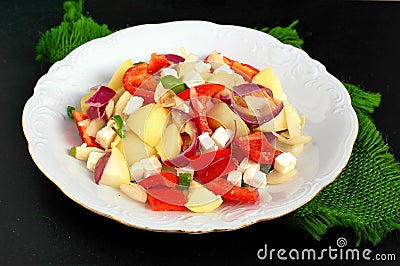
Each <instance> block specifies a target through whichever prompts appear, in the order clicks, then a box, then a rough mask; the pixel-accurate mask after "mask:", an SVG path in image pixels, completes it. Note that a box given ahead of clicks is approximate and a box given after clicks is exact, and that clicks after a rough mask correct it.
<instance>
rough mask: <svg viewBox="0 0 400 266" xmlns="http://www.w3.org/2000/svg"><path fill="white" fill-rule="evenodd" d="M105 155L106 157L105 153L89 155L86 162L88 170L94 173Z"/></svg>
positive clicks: (95, 152) (94, 152)
mask: <svg viewBox="0 0 400 266" xmlns="http://www.w3.org/2000/svg"><path fill="white" fill-rule="evenodd" d="M103 155H104V152H97V151H92V152H91V153H89V156H88V159H87V161H86V168H87V169H89V170H90V171H92V172H93V171H94V168H95V167H96V164H97V161H98V160H99V159H100V158H101V157H102V156H103Z"/></svg>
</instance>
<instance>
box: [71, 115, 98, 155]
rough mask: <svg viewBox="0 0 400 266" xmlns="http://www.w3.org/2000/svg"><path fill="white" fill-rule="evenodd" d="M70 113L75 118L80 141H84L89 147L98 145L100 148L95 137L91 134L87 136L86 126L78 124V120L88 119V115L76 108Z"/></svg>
mask: <svg viewBox="0 0 400 266" xmlns="http://www.w3.org/2000/svg"><path fill="white" fill-rule="evenodd" d="M72 115H73V117H74V120H75V124H76V127H77V128H78V131H79V135H80V136H81V139H82V142H84V143H86V144H87V145H88V146H89V147H98V148H102V147H101V146H100V144H98V143H97V142H96V138H95V137H93V136H89V135H88V134H87V133H86V126H82V125H79V122H82V121H84V120H86V119H89V117H88V115H87V114H85V113H82V112H79V111H77V110H72Z"/></svg>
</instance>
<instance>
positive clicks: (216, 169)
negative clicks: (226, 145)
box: [196, 156, 238, 184]
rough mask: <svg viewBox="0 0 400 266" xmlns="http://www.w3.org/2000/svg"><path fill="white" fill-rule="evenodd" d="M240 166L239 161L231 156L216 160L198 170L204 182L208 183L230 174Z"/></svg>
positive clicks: (198, 174)
mask: <svg viewBox="0 0 400 266" xmlns="http://www.w3.org/2000/svg"><path fill="white" fill-rule="evenodd" d="M237 168H238V163H237V161H236V160H233V159H232V157H231V156H227V157H223V158H220V159H219V160H215V161H214V162H212V163H211V164H210V165H209V166H208V167H206V168H204V169H202V170H199V171H197V172H196V174H197V176H198V177H199V178H200V180H201V183H202V184H208V183H210V182H212V181H213V180H215V179H216V178H218V177H221V176H225V175H227V174H229V172H230V171H232V170H235V169H237Z"/></svg>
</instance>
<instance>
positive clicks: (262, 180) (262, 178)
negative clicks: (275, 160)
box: [243, 168, 267, 188]
mask: <svg viewBox="0 0 400 266" xmlns="http://www.w3.org/2000/svg"><path fill="white" fill-rule="evenodd" d="M243 182H244V183H246V184H248V185H250V186H252V187H256V188H263V187H265V186H266V185H267V175H266V174H265V173H263V172H261V171H260V170H257V169H256V168H247V169H246V171H244V174H243Z"/></svg>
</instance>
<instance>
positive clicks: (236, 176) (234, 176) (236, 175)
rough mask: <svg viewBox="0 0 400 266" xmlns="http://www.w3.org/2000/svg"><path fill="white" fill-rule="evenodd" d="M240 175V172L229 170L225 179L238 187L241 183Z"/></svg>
mask: <svg viewBox="0 0 400 266" xmlns="http://www.w3.org/2000/svg"><path fill="white" fill-rule="evenodd" d="M242 177H243V174H242V172H240V171H237V170H233V171H231V172H229V174H228V177H227V178H226V180H228V181H229V182H231V183H232V184H233V185H235V186H238V187H240V186H241V185H242Z"/></svg>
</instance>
